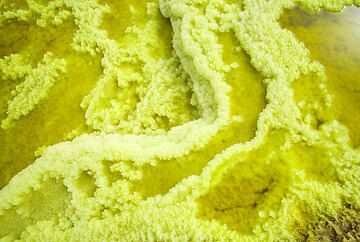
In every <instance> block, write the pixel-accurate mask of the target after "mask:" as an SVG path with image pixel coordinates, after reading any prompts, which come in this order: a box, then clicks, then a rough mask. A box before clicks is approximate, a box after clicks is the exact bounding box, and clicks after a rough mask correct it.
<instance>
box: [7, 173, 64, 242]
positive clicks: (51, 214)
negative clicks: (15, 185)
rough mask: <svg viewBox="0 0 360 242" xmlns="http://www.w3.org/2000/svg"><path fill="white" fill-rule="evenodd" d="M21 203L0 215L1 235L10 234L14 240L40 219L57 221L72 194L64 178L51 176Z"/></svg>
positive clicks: (62, 214)
mask: <svg viewBox="0 0 360 242" xmlns="http://www.w3.org/2000/svg"><path fill="white" fill-rule="evenodd" d="M24 199H25V200H24V201H22V202H21V203H20V204H19V205H17V206H13V207H11V208H10V209H6V210H5V211H4V213H3V214H2V215H1V216H0V220H1V223H0V237H4V236H6V235H10V236H11V238H12V239H13V240H15V239H20V234H21V233H22V232H23V231H24V230H25V229H26V227H27V226H29V225H34V224H36V223H37V222H39V221H44V220H48V221H57V220H58V218H60V217H62V216H64V213H65V210H66V209H67V207H68V205H69V203H70V199H71V195H70V193H69V192H68V191H67V188H66V187H65V186H64V185H63V183H62V180H60V179H54V178H51V179H49V180H47V181H44V182H43V183H42V185H41V188H39V189H38V190H35V191H34V190H32V191H31V192H30V193H28V194H27V195H26V198H24Z"/></svg>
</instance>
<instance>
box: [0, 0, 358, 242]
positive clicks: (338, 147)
mask: <svg viewBox="0 0 360 242" xmlns="http://www.w3.org/2000/svg"><path fill="white" fill-rule="evenodd" d="M28 2H30V1H28ZM31 2H32V1H31ZM56 2H59V5H61V3H62V1H56ZM203 2H204V1H175V0H173V1H170V0H169V1H166V0H163V1H160V9H161V12H162V14H163V15H164V16H165V17H168V18H170V20H171V23H172V26H173V30H174V40H173V44H174V48H175V51H176V54H177V56H178V57H179V58H180V60H181V63H182V64H183V67H184V69H185V71H186V72H187V73H188V74H189V76H190V78H191V79H192V82H193V87H192V88H193V91H194V93H195V95H197V99H198V109H199V110H202V113H201V118H200V119H198V120H194V121H191V122H188V123H186V124H184V125H181V126H178V127H174V128H172V129H171V130H170V131H168V132H167V133H166V134H165V135H156V136H149V135H132V134H128V135H120V134H101V135H95V134H90V135H82V136H80V137H78V138H75V139H74V140H73V141H71V142H64V143H60V144H57V145H54V146H52V147H49V148H48V149H47V150H46V151H45V152H44V154H43V155H42V157H40V158H38V159H37V160H36V162H35V163H34V164H32V165H30V166H29V167H28V168H26V169H25V170H23V171H22V172H20V173H19V174H18V175H16V176H15V177H14V178H13V179H12V180H11V181H10V183H9V184H8V185H7V186H6V187H5V188H4V189H2V191H1V192H0V195H1V196H0V211H1V214H2V215H4V214H5V213H6V211H7V210H11V209H12V208H16V206H17V205H19V204H21V203H22V202H24V201H25V199H26V194H28V193H30V192H31V190H32V188H35V189H39V188H41V186H42V184H43V183H45V182H47V180H48V179H49V178H50V177H55V178H58V179H62V180H63V183H64V185H65V186H66V187H67V190H68V192H70V193H71V194H72V200H71V202H70V205H69V206H70V208H71V209H70V210H69V211H67V213H68V214H67V215H66V216H67V219H66V218H61V219H59V221H58V222H56V223H55V222H54V221H52V220H51V219H50V220H42V221H39V222H38V223H36V224H29V227H27V229H26V231H24V232H23V233H22V235H21V236H22V238H24V239H25V238H27V239H34V240H36V239H38V240H39V239H43V240H50V239H51V240H54V239H55V240H69V239H74V238H77V239H79V240H84V239H87V240H98V239H101V238H112V239H114V240H116V239H120V240H144V239H147V240H169V239H179V240H188V239H193V240H204V239H213V240H241V241H246V240H249V241H253V240H254V239H258V240H274V239H279V238H282V239H292V238H293V234H292V231H290V229H291V228H286V226H285V225H289V224H291V222H292V219H293V218H292V215H293V214H292V210H293V209H294V208H296V203H295V201H294V200H295V199H298V200H301V201H305V202H307V203H312V202H314V203H316V202H315V201H320V202H319V203H316V206H314V207H315V208H314V210H315V211H314V212H315V213H319V214H320V213H321V212H323V210H325V211H336V209H338V208H339V207H340V203H339V200H340V198H341V197H346V198H348V199H352V198H356V197H359V196H360V194H359V192H360V189H359V188H360V187H359V186H360V183H359V181H358V180H357V178H356V174H358V172H359V171H358V168H357V166H358V163H359V160H360V154H359V152H358V151H356V150H353V149H351V148H350V147H349V146H348V145H347V144H346V142H347V133H346V129H344V128H343V127H342V126H341V125H340V124H338V123H337V122H336V121H334V122H330V123H326V124H324V125H323V126H322V127H321V129H319V130H314V129H312V128H311V126H309V125H308V124H306V123H304V122H302V120H301V119H300V111H299V108H298V107H297V105H296V104H295V103H294V102H293V101H292V99H293V98H292V93H293V91H292V89H291V88H290V85H289V84H290V83H291V82H292V81H294V80H296V79H297V78H299V76H300V73H302V74H307V73H310V72H314V73H318V74H319V75H320V76H323V77H324V81H325V73H324V70H323V68H322V66H321V65H320V64H319V63H316V62H311V61H310V58H309V53H308V51H307V50H306V49H305V48H304V47H303V46H302V45H301V44H300V43H299V42H298V41H296V40H295V38H293V35H291V34H290V33H289V32H288V31H284V30H282V29H281V28H280V26H279V25H278V24H277V23H276V22H274V21H276V20H277V18H278V17H279V15H280V12H281V10H282V9H283V8H284V7H287V8H291V7H293V6H294V4H295V2H296V3H300V4H303V5H304V6H306V7H307V8H310V9H317V8H320V7H322V8H325V9H328V10H339V9H341V7H342V6H343V5H344V4H348V5H349V4H357V5H360V2H359V1H354V2H351V1H325V0H324V1H290V0H288V1H268V2H264V1H244V7H245V11H244V12H233V11H232V8H231V7H224V9H223V10H224V11H225V14H223V13H219V12H218V13H216V11H215V10H216V9H217V7H216V5H217V4H219V5H220V6H221V5H224V3H223V1H211V4H209V6H210V7H209V9H210V8H211V7H212V8H213V9H212V10H214V12H213V13H214V15H215V16H216V14H219V15H220V16H222V17H223V18H226V19H228V20H231V24H229V22H227V24H225V25H223V26H221V27H217V26H216V25H211V26H212V27H211V28H210V29H212V30H216V29H217V28H220V29H221V28H223V29H222V30H228V29H231V30H233V31H234V32H235V36H236V37H237V39H238V40H239V41H240V43H241V46H242V47H243V48H244V49H245V51H246V52H247V53H248V54H249V55H250V56H251V61H252V64H253V65H254V66H255V68H256V69H257V70H259V71H261V73H262V75H263V76H264V77H265V82H266V84H267V100H268V105H267V106H266V108H265V109H264V110H263V112H262V113H261V114H260V116H259V119H258V122H257V127H258V130H257V131H256V135H255V137H254V138H253V139H252V140H251V141H249V142H246V143H244V144H236V145H233V146H232V147H229V148H228V149H226V150H224V151H223V152H222V153H221V154H219V155H217V156H216V157H215V158H214V159H213V160H212V161H210V162H209V163H208V165H207V166H206V167H205V168H204V169H203V172H202V173H201V174H200V175H199V176H190V177H188V178H186V179H184V180H182V181H181V182H179V183H178V184H177V185H176V186H175V187H174V188H172V189H171V190H170V191H169V192H168V193H167V194H165V195H163V196H160V195H158V196H155V197H150V198H148V199H146V200H142V198H141V196H140V195H139V194H137V193H136V192H132V191H131V189H130V188H129V187H130V184H131V181H132V180H138V179H140V178H141V172H140V170H136V169H137V167H141V166H142V165H144V164H145V163H151V164H152V165H156V162H158V161H157V160H158V159H171V158H174V157H180V156H182V155H185V154H187V153H189V152H191V151H192V150H194V149H198V148H201V147H202V146H203V145H205V144H206V143H207V142H208V141H209V139H210V138H211V137H212V136H214V135H216V133H217V132H218V130H219V129H221V127H223V126H224V125H226V124H228V122H230V120H229V106H230V105H229V98H228V96H227V93H228V91H229V87H228V86H227V85H226V84H225V82H224V81H223V79H222V75H221V72H219V71H217V70H216V68H212V67H214V66H216V63H215V64H214V63H212V62H211V61H209V59H208V58H207V56H206V55H204V54H203V53H202V50H201V47H202V46H201V44H200V43H199V42H197V41H195V40H193V38H192V35H191V34H190V32H191V29H193V28H194V26H193V25H192V24H191V23H193V22H195V23H198V24H199V25H198V27H199V28H201V27H202V26H204V25H206V24H207V22H206V21H207V20H209V19H206V18H203V17H202V16H201V15H200V13H201V12H202V11H201V6H200V7H199V6H198V4H200V5H201V3H203ZM63 3H64V4H65V5H66V6H68V7H70V8H71V9H73V14H74V16H75V19H77V20H78V22H77V24H78V26H79V30H78V32H77V34H76V36H75V38H74V48H75V49H76V50H77V51H84V52H90V53H93V54H94V53H95V52H96V51H101V52H103V53H104V59H103V60H110V61H108V62H106V61H104V62H103V64H104V69H105V71H104V73H105V76H106V72H107V70H108V71H109V72H111V69H112V68H113V67H112V66H111V63H112V61H111V59H112V58H113V57H111V54H112V53H114V52H116V51H117V50H118V49H119V47H118V46H117V43H116V42H115V41H111V40H109V39H107V38H104V37H102V36H104V35H102V34H101V33H102V31H101V30H100V29H99V21H100V19H101V15H102V13H103V11H105V10H106V8H100V7H99V5H98V4H97V3H96V1H88V3H87V4H90V5H91V6H92V7H93V8H90V7H88V6H89V5H86V4H84V3H83V2H80V1H76V2H73V1H63ZM224 6H228V5H224ZM222 14H223V15H222ZM8 15H11V14H8ZM27 15H30V14H24V16H27ZM213 17H214V16H213ZM212 20H213V19H212ZM270 20H271V21H270ZM224 22H226V21H224ZM89 24H91V25H92V28H89V26H88V25H89ZM205 29H206V28H205ZM87 31H93V32H87ZM204 33H206V31H205V32H204ZM85 36H96V37H95V38H90V39H89V38H86V37H85ZM204 36H206V34H205V35H204ZM268 36H272V38H268ZM198 41H199V40H198ZM207 44H210V43H207ZM96 48H99V50H96ZM209 48H210V49H211V47H209ZM214 49H215V53H212V54H211V53H209V55H210V60H211V56H215V57H216V56H218V55H219V53H216V48H214ZM279 53H281V55H279ZM104 78H105V77H104ZM99 82H101V80H100V81H99ZM99 85H101V84H99ZM209 89H210V90H211V92H210V93H208V90H209ZM96 95H97V94H96V88H95V89H94V91H93V93H92V94H90V96H89V98H88V99H87V100H86V101H85V103H86V104H85V106H87V105H89V107H90V109H88V110H89V113H87V115H88V116H87V117H88V118H89V119H91V115H92V114H91V100H92V98H95V99H93V101H94V102H96ZM323 95H325V96H326V95H327V93H326V92H324V94H323ZM91 96H92V97H91ZM94 96H95V97H94ZM209 100H210V101H209ZM325 100H327V101H326V102H328V103H327V105H329V103H330V102H331V98H329V97H327V96H326V97H325ZM325 104H326V103H325ZM274 129H277V130H280V129H283V130H286V131H287V133H288V135H284V136H285V138H284V140H285V142H284V143H283V144H281V146H280V147H277V148H278V149H279V150H280V151H286V150H289V149H291V148H292V146H293V145H294V144H295V143H297V142H300V141H301V140H303V141H305V142H306V143H307V144H308V145H311V146H314V147H320V148H323V149H325V150H332V151H333V155H332V157H333V159H331V164H332V165H333V166H334V167H336V169H337V170H338V172H339V173H341V178H340V179H341V180H342V181H345V182H344V185H343V186H339V185H336V186H335V185H334V187H331V186H329V185H326V184H325V185H323V184H321V183H317V182H308V181H306V180H305V179H304V178H303V179H301V175H299V177H300V178H299V177H298V178H297V179H300V180H299V181H298V183H296V184H295V185H293V189H292V190H293V191H291V194H292V196H286V197H285V198H284V199H283V200H282V206H281V208H280V210H279V211H278V212H277V213H276V215H277V217H276V219H275V218H269V219H268V221H266V222H264V223H262V225H258V226H256V227H255V228H254V230H253V233H254V235H242V234H239V233H237V232H236V231H234V230H231V229H229V228H228V227H227V226H226V225H223V224H221V223H219V222H217V221H216V220H203V219H199V218H198V217H197V216H196V214H195V213H196V211H197V210H198V209H199V207H198V204H197V202H196V200H197V199H198V198H199V197H201V196H202V195H204V194H206V193H207V192H208V191H209V190H210V189H211V188H212V187H214V186H216V185H217V183H218V182H219V181H220V180H221V179H222V177H223V176H224V175H225V174H226V172H227V171H229V170H231V169H232V168H233V167H234V166H236V165H237V164H239V163H242V162H244V161H245V160H246V159H247V158H248V156H249V155H250V154H251V153H252V152H254V151H256V150H257V149H261V148H262V147H263V146H264V145H265V144H266V143H267V142H269V140H267V136H268V135H269V132H270V130H274ZM270 142H271V140H270ZM104 160H112V161H119V163H117V164H122V163H123V162H124V161H127V160H131V161H132V162H133V163H134V167H133V169H135V170H134V172H133V173H131V172H127V171H126V169H127V168H124V166H121V165H120V166H118V167H114V169H113V170H118V171H120V172H121V174H122V176H123V177H124V178H126V179H127V180H118V181H115V182H114V183H112V184H109V181H108V180H107V178H106V176H107V175H106V174H105V173H104V169H103V168H104V167H103V165H102V164H101V162H102V161H104ZM115 164H116V163H115ZM83 171H85V172H86V171H90V172H91V175H92V176H93V177H94V178H95V186H96V187H97V190H96V192H95V197H85V195H84V194H82V193H81V191H79V190H78V188H77V187H76V186H75V185H74V184H75V183H76V180H77V179H78V177H79V174H80V173H81V172H83ZM136 171H138V173H136ZM289 172H290V173H292V172H293V171H289ZM293 175H294V176H297V174H295V173H294V174H293ZM328 191H331V194H330V193H329V192H328ZM353 202H354V204H355V205H356V206H360V203H359V201H358V200H356V199H354V200H353ZM321 203H323V204H321ZM104 206H105V207H106V206H113V207H114V209H117V213H114V214H111V212H108V213H107V215H106V216H105V217H102V218H100V217H98V214H99V213H100V211H101V208H102V207H104ZM17 213H18V214H20V215H21V214H22V212H21V211H18V212H17ZM293 216H296V215H293ZM71 223H73V225H71ZM284 226H285V227H284ZM11 236H12V235H9V237H7V238H8V239H12V238H11ZM5 239H6V237H5Z"/></svg>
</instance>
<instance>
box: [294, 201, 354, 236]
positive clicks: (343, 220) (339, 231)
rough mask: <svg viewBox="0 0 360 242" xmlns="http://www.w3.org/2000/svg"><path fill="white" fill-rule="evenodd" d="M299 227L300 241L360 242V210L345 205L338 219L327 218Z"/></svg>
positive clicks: (306, 219) (307, 222)
mask: <svg viewBox="0 0 360 242" xmlns="http://www.w3.org/2000/svg"><path fill="white" fill-rule="evenodd" d="M304 220H305V221H306V222H305V223H304V222H302V224H303V225H300V224H298V225H296V226H300V227H297V229H296V230H295V231H297V233H298V234H297V240H298V241H332V242H340V241H354V242H355V241H360V210H359V209H358V208H355V207H354V206H352V205H349V204H345V205H344V206H343V207H342V208H341V210H339V212H338V214H337V216H336V217H330V216H325V217H322V218H320V219H317V222H309V221H308V220H309V218H304Z"/></svg>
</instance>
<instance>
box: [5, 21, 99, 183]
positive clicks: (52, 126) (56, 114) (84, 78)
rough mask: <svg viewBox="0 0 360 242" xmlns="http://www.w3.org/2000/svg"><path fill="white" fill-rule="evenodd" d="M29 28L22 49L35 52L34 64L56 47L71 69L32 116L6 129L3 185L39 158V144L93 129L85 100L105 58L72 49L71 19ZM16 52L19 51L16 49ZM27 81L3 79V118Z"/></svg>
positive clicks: (52, 142)
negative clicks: (13, 95)
mask: <svg viewBox="0 0 360 242" xmlns="http://www.w3.org/2000/svg"><path fill="white" fill-rule="evenodd" d="M23 25H24V23H23V22H16V26H18V27H19V29H22V26H23ZM27 28H29V30H28V31H27V32H26V31H25V32H23V33H22V34H23V35H24V36H26V38H27V43H26V45H23V44H22V43H18V44H19V46H20V47H21V48H19V50H16V51H19V52H20V53H24V54H26V53H31V55H30V56H31V62H32V64H33V65H34V66H36V63H37V62H39V61H40V60H41V59H42V57H43V55H44V53H46V52H47V51H50V52H52V53H54V57H55V58H62V59H65V60H66V64H67V65H66V69H67V71H66V72H65V73H63V74H61V75H60V76H59V77H58V79H57V80H56V82H55V85H54V86H53V87H52V88H51V89H50V91H49V93H48V96H47V97H46V98H45V99H43V100H41V101H40V103H39V104H38V105H37V107H36V108H35V109H34V110H33V111H31V112H30V114H28V115H27V116H24V117H21V118H20V119H19V120H18V121H15V122H14V127H12V128H11V129H9V130H5V131H4V130H2V129H0V153H1V155H0V169H1V170H2V172H1V175H0V187H3V186H4V185H6V184H7V182H8V181H9V180H10V179H11V178H12V177H13V176H14V175H15V174H17V173H18V172H19V171H21V170H22V169H24V168H26V167H27V166H28V165H29V164H31V163H32V162H34V160H35V155H34V152H35V151H36V150H37V149H38V148H40V147H42V146H48V145H52V144H55V143H58V142H60V141H63V140H65V139H66V135H67V134H68V133H70V132H71V131H73V130H74V129H78V131H79V134H81V133H83V132H87V131H88V128H87V127H86V122H85V118H84V116H85V115H84V111H83V110H82V109H81V108H80V103H81V101H82V99H83V98H84V96H86V95H87V94H88V93H89V92H90V90H91V89H92V88H93V86H94V85H95V83H96V81H97V80H98V78H99V77H100V75H101V73H102V68H101V64H100V60H101V57H100V56H95V57H91V56H90V55H87V54H81V53H79V54H78V53H76V52H75V51H74V50H73V49H72V47H71V43H72V38H73V35H74V33H75V30H76V26H75V25H74V24H73V23H72V22H71V21H68V22H66V23H64V24H63V25H60V26H58V27H52V28H50V29H43V28H40V27H38V26H34V25H29V26H28V27H27ZM14 34H15V35H16V34H17V31H16V28H15V27H14V28H13V29H12V30H11V31H9V32H8V33H7V35H9V36H13V35H14ZM14 45H15V46H17V44H14ZM7 48H8V47H6V46H5V50H8V49H7ZM0 50H3V49H1V48H0ZM10 50H11V52H12V53H16V52H13V51H14V50H15V49H12V47H11V48H10ZM21 81H22V80H15V81H4V82H0V93H1V94H4V95H1V97H0V103H1V105H0V111H1V114H0V118H1V119H4V118H5V117H6V113H5V112H6V108H7V104H6V103H7V100H9V99H10V98H11V96H10V91H11V90H12V89H13V88H14V87H15V86H16V85H17V84H19V83H21Z"/></svg>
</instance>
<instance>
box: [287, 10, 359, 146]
mask: <svg viewBox="0 0 360 242" xmlns="http://www.w3.org/2000/svg"><path fill="white" fill-rule="evenodd" d="M280 23H281V24H282V26H283V27H284V28H287V29H289V30H291V31H292V32H293V33H294V34H295V36H296V37H297V38H298V39H299V40H300V41H302V42H303V43H304V44H305V46H306V48H308V49H309V50H310V53H311V56H312V58H313V59H315V60H318V61H320V63H321V64H322V65H323V66H324V67H325V71H326V75H327V78H328V82H327V87H328V89H329V91H330V93H331V94H333V96H334V103H333V106H332V108H331V114H332V116H333V118H334V119H337V120H338V121H340V122H341V123H342V124H344V125H345V126H346V127H347V128H348V130H349V135H350V138H351V142H352V145H353V146H354V147H357V146H359V145H360V81H359V78H360V45H359V42H360V9H359V8H356V7H351V8H350V7H348V8H345V9H344V10H343V11H342V12H341V13H328V12H323V11H320V12H318V13H309V12H307V11H305V10H301V9H299V8H296V9H294V10H287V11H285V12H284V14H283V15H282V17H281V19H280Z"/></svg>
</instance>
